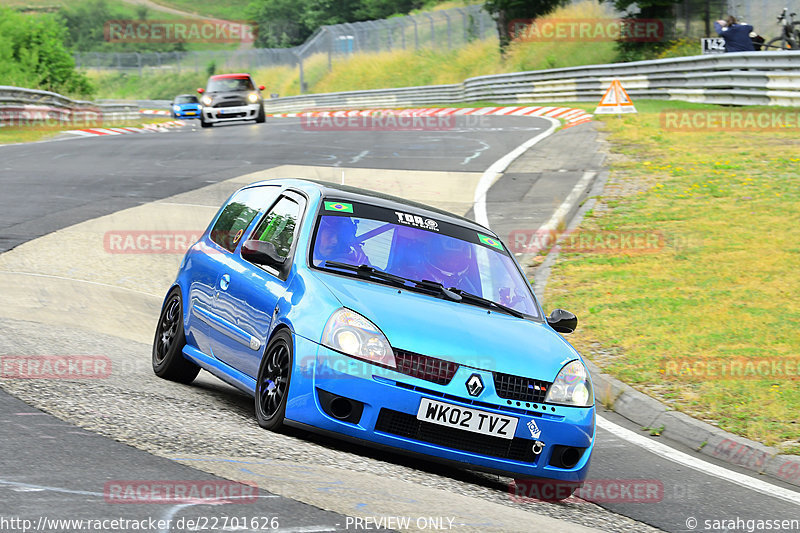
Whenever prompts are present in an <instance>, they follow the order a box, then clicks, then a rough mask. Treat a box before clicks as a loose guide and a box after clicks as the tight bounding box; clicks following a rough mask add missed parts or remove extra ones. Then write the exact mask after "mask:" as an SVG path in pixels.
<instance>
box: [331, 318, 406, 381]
mask: <svg viewBox="0 0 800 533" xmlns="http://www.w3.org/2000/svg"><path fill="white" fill-rule="evenodd" d="M322 344H323V345H325V346H327V347H328V348H331V349H333V350H336V351H337V352H342V353H345V354H347V355H349V356H351V357H357V358H358V359H364V360H366V361H369V362H371V363H377V364H380V365H385V366H388V367H391V368H395V367H396V366H397V365H396V363H395V361H394V352H393V351H392V347H391V346H390V345H389V341H388V340H387V339H386V337H385V336H384V334H383V333H382V332H381V330H379V329H378V327H377V326H376V325H375V324H373V323H372V322H370V321H369V320H367V319H366V318H364V317H363V316H361V315H359V314H358V313H356V312H355V311H351V310H350V309H345V308H341V309H339V310H338V311H336V312H335V313H333V314H332V315H331V317H330V318H329V319H328V323H327V324H325V330H324V331H323V332H322Z"/></svg>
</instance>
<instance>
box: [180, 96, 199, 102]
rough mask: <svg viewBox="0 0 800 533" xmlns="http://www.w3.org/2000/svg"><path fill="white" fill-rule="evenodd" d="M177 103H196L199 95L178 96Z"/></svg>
mask: <svg viewBox="0 0 800 533" xmlns="http://www.w3.org/2000/svg"><path fill="white" fill-rule="evenodd" d="M175 103H176V104H196V103H197V97H195V96H178V97H177V98H175Z"/></svg>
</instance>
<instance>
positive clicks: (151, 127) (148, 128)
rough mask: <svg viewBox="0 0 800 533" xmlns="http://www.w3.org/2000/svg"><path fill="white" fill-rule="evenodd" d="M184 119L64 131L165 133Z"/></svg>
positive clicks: (98, 133) (107, 133)
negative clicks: (130, 125)
mask: <svg viewBox="0 0 800 533" xmlns="http://www.w3.org/2000/svg"><path fill="white" fill-rule="evenodd" d="M185 124H186V123H185V122H184V121H182V120H172V121H170V122H162V123H160V124H144V125H142V127H141V128H84V129H81V130H67V131H65V132H64V133H71V134H73V135H79V136H82V137H92V136H97V135H124V134H127V133H163V132H166V131H169V130H170V129H171V128H177V127H180V126H183V125H185Z"/></svg>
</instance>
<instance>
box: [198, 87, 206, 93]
mask: <svg viewBox="0 0 800 533" xmlns="http://www.w3.org/2000/svg"><path fill="white" fill-rule="evenodd" d="M197 92H198V93H200V94H203V93H204V92H206V90H205V89H203V88H199V89H197Z"/></svg>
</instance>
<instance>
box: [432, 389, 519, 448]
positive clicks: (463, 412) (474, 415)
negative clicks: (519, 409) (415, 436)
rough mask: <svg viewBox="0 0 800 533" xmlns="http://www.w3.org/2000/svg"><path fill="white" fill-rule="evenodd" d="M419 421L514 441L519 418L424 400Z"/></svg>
mask: <svg viewBox="0 0 800 533" xmlns="http://www.w3.org/2000/svg"><path fill="white" fill-rule="evenodd" d="M417 420H422V421H423V422H430V423H432V424H439V425H440V426H447V427H451V428H458V429H463V430H464V431H471V432H473V433H480V434H482V435H491V436H493V437H500V438H502V439H513V438H514V432H515V431H516V430H517V422H518V421H519V419H518V418H514V417H513V416H505V415H498V414H495V413H490V412H488V411H481V410H478V409H471V408H469V407H461V406H459V405H452V404H449V403H444V402H437V401H436V400H429V399H428V398H423V399H422V401H421V402H420V404H419V410H418V411H417Z"/></svg>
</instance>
